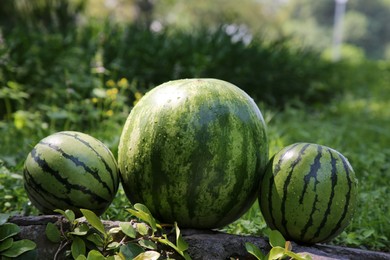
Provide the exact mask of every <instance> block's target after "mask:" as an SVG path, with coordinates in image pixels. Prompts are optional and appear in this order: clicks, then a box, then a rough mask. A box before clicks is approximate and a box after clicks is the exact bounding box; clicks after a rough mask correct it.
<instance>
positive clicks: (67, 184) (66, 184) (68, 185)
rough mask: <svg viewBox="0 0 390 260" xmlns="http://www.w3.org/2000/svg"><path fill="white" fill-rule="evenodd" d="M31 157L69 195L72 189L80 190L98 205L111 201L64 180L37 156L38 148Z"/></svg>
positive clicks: (32, 152) (34, 149) (33, 150)
mask: <svg viewBox="0 0 390 260" xmlns="http://www.w3.org/2000/svg"><path fill="white" fill-rule="evenodd" d="M64 156H65V155H64ZM31 157H32V158H33V160H34V161H35V162H36V163H37V164H38V165H39V167H41V168H42V171H43V172H47V173H48V174H50V175H52V176H53V177H54V178H56V179H57V180H58V181H59V182H60V183H61V184H62V185H63V186H64V187H65V188H66V190H67V191H68V193H69V192H70V191H71V190H72V189H75V190H78V191H81V192H82V193H85V194H88V195H91V197H92V198H93V199H94V200H96V201H97V202H98V203H108V202H109V201H108V200H106V199H105V198H102V197H101V196H99V195H97V194H95V193H93V192H92V191H90V190H88V189H87V188H86V187H84V186H81V185H76V184H72V183H70V182H69V181H68V179H67V178H64V177H62V176H61V174H60V173H59V172H58V171H56V170H54V169H53V168H51V167H50V166H49V165H48V163H47V162H46V161H45V159H42V158H40V157H39V155H38V154H37V151H36V148H35V147H34V148H33V149H32V151H31ZM41 188H43V187H41Z"/></svg>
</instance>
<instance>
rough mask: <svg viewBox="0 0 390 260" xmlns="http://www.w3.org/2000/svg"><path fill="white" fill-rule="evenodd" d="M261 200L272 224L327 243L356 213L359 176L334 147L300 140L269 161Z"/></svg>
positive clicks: (297, 237)
mask: <svg viewBox="0 0 390 260" xmlns="http://www.w3.org/2000/svg"><path fill="white" fill-rule="evenodd" d="M259 203H260V208H261V211H262V213H263V216H264V219H265V220H266V222H267V224H268V226H269V227H270V228H271V229H277V230H279V231H280V232H281V233H282V234H283V235H284V236H285V237H286V238H287V239H290V240H293V241H296V242H301V243H306V244H313V243H319V242H327V241H329V240H331V239H333V238H334V237H336V236H337V235H338V234H340V233H341V232H342V231H343V230H344V229H345V228H346V227H347V225H348V223H349V222H350V220H351V218H352V215H353V212H354V210H355V207H356V204H357V179H356V177H355V173H354V171H353V169H352V167H351V165H350V164H349V162H348V160H347V159H346V158H345V157H344V156H343V155H342V154H341V153H339V152H337V151H336V150H334V149H331V148H329V147H326V146H322V145H318V144H310V143H296V144H293V145H290V146H288V147H285V148H284V149H282V150H281V151H280V152H278V153H277V154H275V155H274V156H273V157H272V159H271V160H270V162H269V163H268V166H267V169H266V173H265V175H264V178H263V180H262V184H261V190H260V196H259Z"/></svg>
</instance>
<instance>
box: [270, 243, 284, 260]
mask: <svg viewBox="0 0 390 260" xmlns="http://www.w3.org/2000/svg"><path fill="white" fill-rule="evenodd" d="M284 253H285V250H284V248H282V247H280V246H276V247H273V248H272V249H271V251H269V258H268V259H270V260H274V259H282V257H283V256H284Z"/></svg>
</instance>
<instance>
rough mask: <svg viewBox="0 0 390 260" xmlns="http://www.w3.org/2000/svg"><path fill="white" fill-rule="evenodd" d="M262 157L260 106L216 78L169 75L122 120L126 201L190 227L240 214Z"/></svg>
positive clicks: (252, 190) (249, 199)
mask: <svg viewBox="0 0 390 260" xmlns="http://www.w3.org/2000/svg"><path fill="white" fill-rule="evenodd" d="M267 161H268V144H267V135H266V129H265V123H264V120H263V117H262V115H261V113H260V110H259V109H258V107H257V106H256V104H255V103H254V102H253V100H252V99H251V98H250V97H249V96H248V95H247V94H246V93H245V92H244V91H242V90H241V89H239V88H238V87H236V86H234V85H232V84H230V83H228V82H225V81H222V80H217V79H184V80H175V81H170V82H167V83H165V84H162V85H160V86H158V87H156V88H154V89H153V90H151V91H150V92H149V93H147V94H146V95H145V96H144V97H143V98H142V99H141V100H140V102H139V103H137V105H136V106H135V107H134V108H133V110H132V111H131V113H130V115H129V117H128V118H127V121H126V124H125V126H124V129H123V132H122V136H121V138H120V143H119V155H118V164H119V169H120V172H121V176H122V181H123V187H124V190H125V192H126V195H127V196H128V198H129V200H130V201H131V202H132V203H143V204H145V205H146V206H147V207H148V208H149V209H150V211H151V213H152V214H153V215H154V216H155V217H156V218H157V219H159V220H160V221H162V222H165V223H173V222H174V221H177V222H178V224H179V225H180V226H182V227H191V228H217V227H222V226H224V225H226V224H229V223H231V222H232V221H234V220H236V219H237V218H239V217H240V216H241V215H242V214H243V213H244V212H245V211H246V210H247V209H248V208H249V207H250V206H251V205H252V204H253V202H254V200H255V199H256V193H257V192H258V190H259V186H260V180H261V176H262V173H263V170H264V169H265V165H266V163H267Z"/></svg>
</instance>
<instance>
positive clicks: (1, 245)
mask: <svg viewBox="0 0 390 260" xmlns="http://www.w3.org/2000/svg"><path fill="white" fill-rule="evenodd" d="M13 242H14V239H13V238H12V237H9V238H7V239H5V240H3V241H1V242H0V252H1V251H4V250H7V249H8V248H10V247H11V246H12V244H13Z"/></svg>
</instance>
